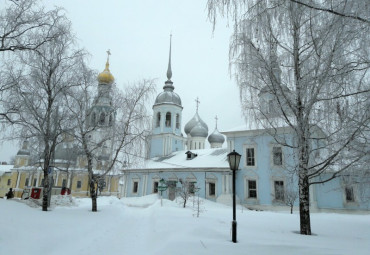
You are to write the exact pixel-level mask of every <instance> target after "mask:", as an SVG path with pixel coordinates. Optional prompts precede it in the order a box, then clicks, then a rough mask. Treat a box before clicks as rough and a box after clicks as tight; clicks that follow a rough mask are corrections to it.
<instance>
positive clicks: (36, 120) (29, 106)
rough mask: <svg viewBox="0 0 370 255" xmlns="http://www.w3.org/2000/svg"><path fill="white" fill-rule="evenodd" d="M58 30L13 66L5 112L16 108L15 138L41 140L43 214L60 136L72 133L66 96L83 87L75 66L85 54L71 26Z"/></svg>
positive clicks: (66, 24)
mask: <svg viewBox="0 0 370 255" xmlns="http://www.w3.org/2000/svg"><path fill="white" fill-rule="evenodd" d="M54 29H56V30H58V31H63V33H62V34H63V35H62V36H59V37H57V38H55V39H54V40H52V41H48V42H46V43H44V44H42V45H41V46H40V47H38V49H37V51H36V50H35V51H27V52H19V53H17V54H19V55H18V56H17V61H15V62H13V63H12V64H9V65H8V67H7V70H6V77H7V80H8V81H9V82H10V83H11V84H13V85H12V86H11V88H10V90H9V91H8V93H7V96H6V98H3V100H4V107H5V109H13V112H12V114H11V115H8V117H9V118H10V119H11V122H12V123H15V124H14V125H13V127H12V128H13V132H14V135H15V137H18V138H19V137H23V138H28V137H33V138H37V140H38V143H39V148H40V151H41V153H40V155H39V156H40V159H39V162H40V166H41V168H42V170H43V173H44V191H45V192H44V195H43V204H42V209H43V211H47V202H48V192H47V191H48V189H49V188H50V183H49V169H50V166H53V154H54V151H55V147H56V145H57V143H58V142H59V141H60V135H61V134H62V133H65V132H66V131H68V129H69V127H70V123H71V115H70V113H69V111H68V109H67V108H66V107H65V101H64V98H65V97H64V95H65V94H66V93H67V91H69V90H70V89H72V88H73V87H76V86H78V85H79V82H80V80H79V79H78V77H79V73H78V70H76V69H75V65H76V64H77V63H78V61H79V59H80V58H81V57H82V56H83V55H84V54H85V52H84V51H83V50H80V49H76V47H75V43H74V37H73V35H72V34H71V32H70V31H71V24H70V22H69V21H68V20H67V19H66V18H61V19H59V20H58V24H55V26H54Z"/></svg>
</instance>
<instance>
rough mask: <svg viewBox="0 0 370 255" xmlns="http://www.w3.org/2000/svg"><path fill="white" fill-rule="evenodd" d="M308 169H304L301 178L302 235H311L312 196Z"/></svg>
mask: <svg viewBox="0 0 370 255" xmlns="http://www.w3.org/2000/svg"><path fill="white" fill-rule="evenodd" d="M305 171H307V170H305V169H302V170H301V172H302V173H300V178H299V215H300V232H301V235H311V220H310V198H309V194H310V192H309V188H310V186H309V184H308V177H307V173H306V172H305Z"/></svg>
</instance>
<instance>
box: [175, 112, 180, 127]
mask: <svg viewBox="0 0 370 255" xmlns="http://www.w3.org/2000/svg"><path fill="white" fill-rule="evenodd" d="M176 128H177V129H179V128H180V116H179V114H176Z"/></svg>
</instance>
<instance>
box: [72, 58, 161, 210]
mask: <svg viewBox="0 0 370 255" xmlns="http://www.w3.org/2000/svg"><path fill="white" fill-rule="evenodd" d="M79 69H80V70H81V73H83V74H84V77H83V81H82V84H81V87H80V88H78V89H76V91H74V92H73V95H72V94H71V95H70V96H71V97H73V100H70V101H69V102H68V109H69V111H70V112H71V113H72V114H73V116H75V118H74V120H75V122H74V127H75V128H74V129H73V130H72V131H71V132H72V133H73V135H74V136H75V138H76V140H77V141H78V142H79V144H80V147H81V150H82V154H83V156H84V158H85V159H86V166H85V167H86V168H87V171H88V174H89V187H90V197H91V199H92V211H93V212H96V211H97V193H98V191H99V185H100V184H101V180H102V179H104V178H105V176H106V175H107V174H108V173H111V172H112V171H115V169H116V167H117V168H119V167H120V165H122V164H123V161H127V160H128V159H129V158H130V159H129V161H130V162H134V159H133V158H134V157H138V158H144V156H145V155H144V152H145V150H143V149H142V147H143V146H142V145H143V144H144V141H145V137H144V135H145V134H146V131H147V130H149V123H150V118H149V114H148V111H147V108H146V105H147V102H148V100H149V99H150V98H151V96H152V95H153V93H154V83H153V81H152V80H143V81H140V82H136V83H133V84H129V85H127V86H125V91H124V92H123V93H122V92H120V91H119V90H118V89H117V88H116V87H115V85H114V84H107V85H99V86H112V87H111V88H112V91H110V92H107V91H108V90H106V91H105V93H107V94H106V95H104V97H106V99H107V100H106V102H104V104H107V107H106V108H107V109H109V110H107V112H105V115H104V116H106V117H104V118H106V119H107V120H105V119H104V118H103V119H98V118H100V116H101V115H99V116H96V115H95V113H96V112H95V110H94V109H95V108H100V107H102V106H101V105H100V102H99V97H100V98H101V96H102V95H100V94H98V95H96V96H94V95H95V93H94V87H95V84H94V82H93V80H92V79H94V80H95V77H96V75H95V73H94V72H92V71H91V70H89V69H88V68H86V66H85V65H84V64H82V66H81V67H80V68H79ZM122 159H124V160H122ZM102 161H104V162H103V164H102V163H101V162H102ZM99 183H100V184H99Z"/></svg>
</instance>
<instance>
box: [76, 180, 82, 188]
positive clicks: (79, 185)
mask: <svg viewBox="0 0 370 255" xmlns="http://www.w3.org/2000/svg"><path fill="white" fill-rule="evenodd" d="M81 186H82V182H81V181H77V185H76V188H77V189H81Z"/></svg>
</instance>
